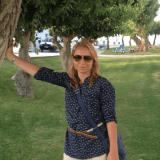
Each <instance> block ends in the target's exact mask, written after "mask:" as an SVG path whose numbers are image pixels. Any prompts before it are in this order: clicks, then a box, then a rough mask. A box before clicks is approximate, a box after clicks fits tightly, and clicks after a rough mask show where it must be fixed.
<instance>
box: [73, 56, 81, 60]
mask: <svg viewBox="0 0 160 160" xmlns="http://www.w3.org/2000/svg"><path fill="white" fill-rule="evenodd" d="M73 58H74V59H75V60H76V61H80V60H81V59H82V56H80V55H75V56H73Z"/></svg>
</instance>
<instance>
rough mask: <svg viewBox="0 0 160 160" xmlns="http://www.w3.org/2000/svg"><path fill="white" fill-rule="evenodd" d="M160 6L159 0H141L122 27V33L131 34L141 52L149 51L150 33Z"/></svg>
mask: <svg viewBox="0 0 160 160" xmlns="http://www.w3.org/2000/svg"><path fill="white" fill-rule="evenodd" d="M159 7H160V5H159V4H158V2H157V0H139V1H138V4H137V5H135V7H134V8H133V9H132V13H133V16H131V18H130V20H129V21H128V22H127V23H124V24H123V27H121V29H120V30H121V33H122V34H125V35H130V36H131V39H133V40H134V41H135V43H136V44H137V48H138V51H140V52H147V51H148V44H149V41H148V33H149V31H150V29H151V26H152V22H153V19H154V17H155V16H156V12H157V10H158V8H159ZM137 35H138V36H139V37H140V38H141V40H140V39H139V38H138V37H137Z"/></svg>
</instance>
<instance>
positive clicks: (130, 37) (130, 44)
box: [129, 37, 132, 46]
mask: <svg viewBox="0 0 160 160" xmlns="http://www.w3.org/2000/svg"><path fill="white" fill-rule="evenodd" d="M129 45H130V46H132V44H131V37H130V40H129Z"/></svg>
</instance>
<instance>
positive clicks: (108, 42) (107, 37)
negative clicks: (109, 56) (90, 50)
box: [107, 36, 109, 49]
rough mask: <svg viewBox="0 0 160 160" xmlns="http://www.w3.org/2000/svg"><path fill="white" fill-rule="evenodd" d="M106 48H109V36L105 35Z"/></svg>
mask: <svg viewBox="0 0 160 160" xmlns="http://www.w3.org/2000/svg"><path fill="white" fill-rule="evenodd" d="M107 49H109V36H108V37H107Z"/></svg>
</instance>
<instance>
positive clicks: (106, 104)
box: [101, 79, 117, 123]
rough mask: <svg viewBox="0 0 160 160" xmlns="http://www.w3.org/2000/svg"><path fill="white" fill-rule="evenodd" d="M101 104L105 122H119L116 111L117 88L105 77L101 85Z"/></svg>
mask: <svg viewBox="0 0 160 160" xmlns="http://www.w3.org/2000/svg"><path fill="white" fill-rule="evenodd" d="M101 105H102V112H103V115H104V120H105V122H106V123H108V122H111V121H115V122H116V123H117V118H116V111H115V90H114V87H113V86H112V84H111V83H110V82H109V81H108V80H107V79H103V82H102V86H101Z"/></svg>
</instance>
